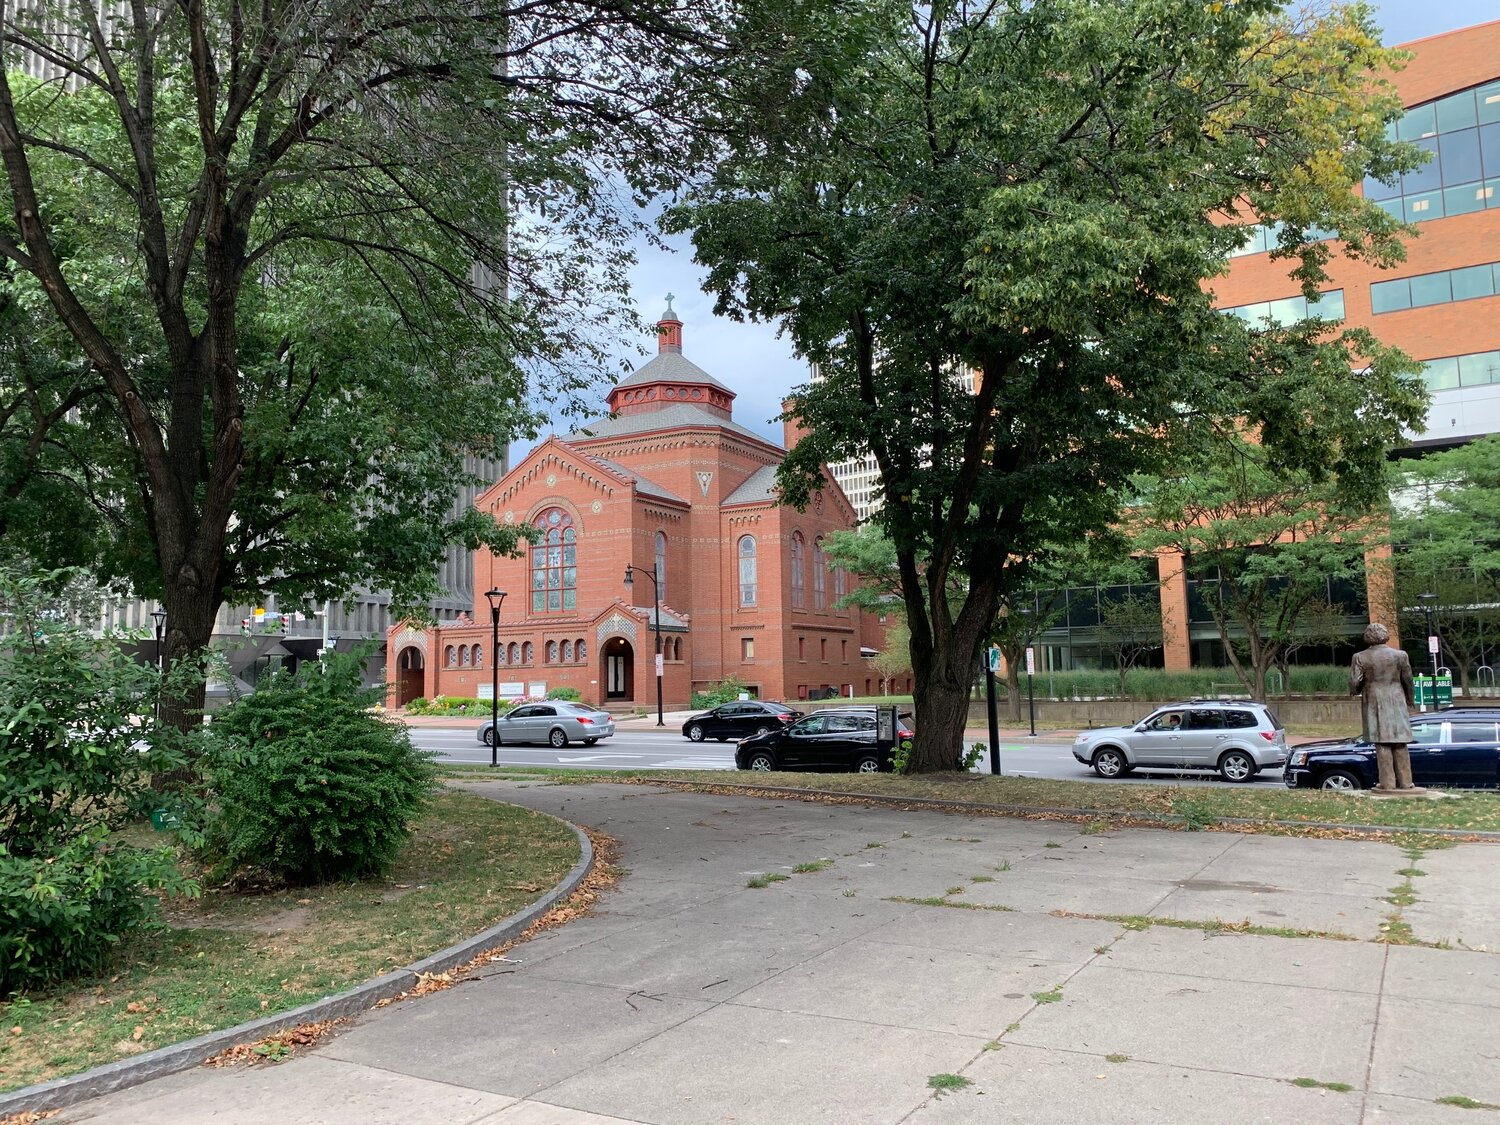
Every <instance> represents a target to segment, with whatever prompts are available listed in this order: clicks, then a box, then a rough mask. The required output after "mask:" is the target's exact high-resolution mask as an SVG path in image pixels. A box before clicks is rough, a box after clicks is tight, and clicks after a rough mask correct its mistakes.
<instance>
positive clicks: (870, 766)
mask: <svg viewBox="0 0 1500 1125" xmlns="http://www.w3.org/2000/svg"><path fill="white" fill-rule="evenodd" d="M854 772H855V773H879V772H880V759H879V758H877V757H876V756H875V755H874V754H862V755H861V756H860V759H859V761H857V762H855V763H854Z"/></svg>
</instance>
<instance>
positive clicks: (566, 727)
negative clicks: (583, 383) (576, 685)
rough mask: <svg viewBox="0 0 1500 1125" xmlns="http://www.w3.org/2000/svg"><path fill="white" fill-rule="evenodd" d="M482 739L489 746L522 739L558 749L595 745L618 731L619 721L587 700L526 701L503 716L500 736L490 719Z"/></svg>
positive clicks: (485, 724) (484, 726)
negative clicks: (575, 745) (496, 738)
mask: <svg viewBox="0 0 1500 1125" xmlns="http://www.w3.org/2000/svg"><path fill="white" fill-rule="evenodd" d="M478 733H479V741H480V742H482V743H484V744H485V745H486V746H489V745H491V744H498V745H500V746H514V745H516V744H517V743H522V742H545V743H548V744H549V745H552V746H556V747H557V748H558V749H561V748H562V747H564V746H566V745H567V744H568V743H570V742H582V743H583V744H584V745H585V746H592V745H594V743H596V742H598V741H599V740H600V739H601V738H608V737H609V736H610V735H612V734H614V733H615V720H614V717H613V716H612V715H610V713H609V712H608V711H600V710H598V709H597V708H594V707H590V706H589V705H588V704H587V703H569V702H567V701H566V700H549V701H547V702H545V703H523V704H521V705H520V706H519V707H516V708H514V709H513V710H511V712H510V713H509V714H506V715H501V716H500V737H499V740H498V743H496V740H495V733H494V729H493V728H492V726H491V724H490V723H489V722H488V721H486V722H485V723H484V724H483V725H482V726H480V728H479V732H478Z"/></svg>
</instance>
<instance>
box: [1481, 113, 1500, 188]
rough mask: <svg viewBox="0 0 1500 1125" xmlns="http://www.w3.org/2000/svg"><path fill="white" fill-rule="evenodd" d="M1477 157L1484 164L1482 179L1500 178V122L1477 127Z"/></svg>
mask: <svg viewBox="0 0 1500 1125" xmlns="http://www.w3.org/2000/svg"><path fill="white" fill-rule="evenodd" d="M1479 156H1480V159H1481V160H1482V161H1483V162H1484V178H1485V179H1487V180H1493V179H1494V178H1495V177H1496V176H1500V121H1496V122H1495V123H1494V124H1492V125H1481V126H1480V127H1479Z"/></svg>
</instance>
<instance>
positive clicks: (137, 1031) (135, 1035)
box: [130, 1024, 146, 1043]
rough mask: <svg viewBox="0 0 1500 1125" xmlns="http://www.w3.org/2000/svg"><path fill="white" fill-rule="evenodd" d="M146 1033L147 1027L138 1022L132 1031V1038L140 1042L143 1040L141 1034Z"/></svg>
mask: <svg viewBox="0 0 1500 1125" xmlns="http://www.w3.org/2000/svg"><path fill="white" fill-rule="evenodd" d="M145 1034H146V1029H145V1027H144V1026H142V1025H140V1024H137V1025H136V1028H135V1030H134V1031H132V1032H131V1033H130V1038H131V1039H132V1040H134V1041H135V1042H137V1043H139V1042H140V1041H141V1036H142V1035H145Z"/></svg>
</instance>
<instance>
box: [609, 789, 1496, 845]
mask: <svg viewBox="0 0 1500 1125" xmlns="http://www.w3.org/2000/svg"><path fill="white" fill-rule="evenodd" d="M602 780H606V781H607V780H608V779H607V778H605V779H602ZM631 782H632V783H634V784H638V785H665V786H668V787H670V788H673V789H681V790H685V791H687V792H698V793H702V792H707V791H708V790H711V789H722V790H724V791H725V792H728V793H740V794H744V795H745V796H748V797H791V798H797V797H836V798H841V799H844V800H850V801H862V802H865V803H867V804H871V805H887V806H890V807H893V808H917V809H923V808H926V809H934V810H936V811H938V812H964V811H967V810H971V809H972V810H974V811H976V812H987V813H996V814H999V815H1000V816H1036V815H1040V816H1042V817H1047V816H1054V817H1075V816H1084V817H1089V818H1091V819H1094V820H1100V819H1104V820H1134V821H1142V820H1144V821H1156V822H1157V823H1160V824H1171V825H1177V824H1185V823H1187V817H1185V816H1183V815H1181V814H1180V813H1153V812H1132V811H1129V810H1127V809H1119V810H1104V809H1074V808H1068V807H1067V806H1065V805H977V804H974V803H973V802H968V801H950V800H948V799H947V798H946V797H896V796H892V795H888V794H885V793H856V792H852V791H851V792H844V791H843V790H839V789H794V788H788V787H786V786H780V785H743V784H737V783H735V782H718V781H711V782H705V781H677V780H675V779H673V778H663V777H636V778H631ZM1214 823H1215V824H1222V825H1227V826H1231V827H1235V826H1241V825H1243V826H1245V827H1247V828H1253V827H1258V826H1263V825H1271V826H1273V827H1276V828H1318V829H1328V830H1331V831H1335V832H1361V833H1365V834H1367V835H1376V836H1394V835H1399V834H1401V833H1405V832H1415V833H1420V834H1421V835H1423V836H1452V837H1454V838H1455V839H1459V840H1473V841H1477V842H1488V841H1495V842H1500V832H1482V831H1478V830H1471V829H1467V828H1407V827H1404V826H1402V825H1399V824H1334V823H1328V822H1325V821H1321V820H1251V819H1249V818H1247V817H1238V816H1216V817H1214Z"/></svg>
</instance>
